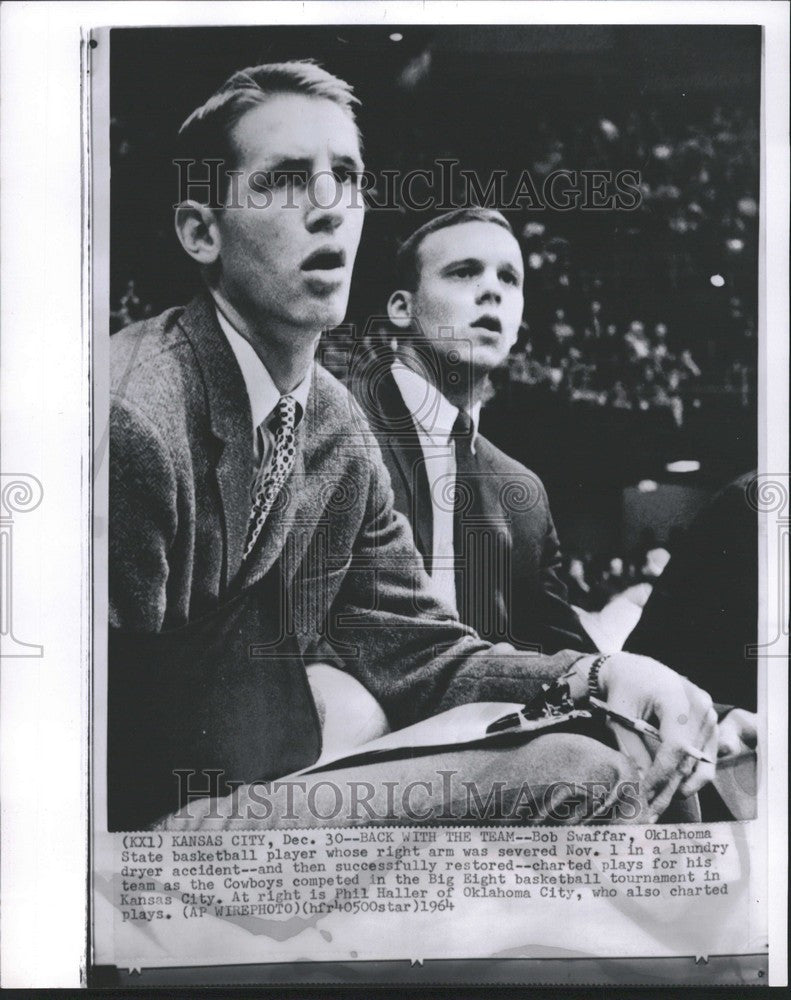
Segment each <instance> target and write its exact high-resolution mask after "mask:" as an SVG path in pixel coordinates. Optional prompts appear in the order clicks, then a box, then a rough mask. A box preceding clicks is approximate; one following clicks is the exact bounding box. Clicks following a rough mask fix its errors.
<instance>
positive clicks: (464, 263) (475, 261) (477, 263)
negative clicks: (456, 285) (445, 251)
mask: <svg viewBox="0 0 791 1000" xmlns="http://www.w3.org/2000/svg"><path fill="white" fill-rule="evenodd" d="M484 266H485V265H484V262H483V261H482V260H481V259H480V257H461V258H459V259H458V260H452V261H450V262H449V263H448V264H445V265H444V267H443V268H442V272H443V273H444V272H446V271H452V270H453V268H455V267H484ZM503 267H505V268H507V269H508V270H509V271H513V273H514V274H516V275H518V276H519V277H521V276H522V269H521V268H520V267H517V266H516V265H515V264H513V263H511V261H508V260H506V261H502V262H501V263H499V264H498V265H497V269H498V271H499V270H500V269H501V268H503Z"/></svg>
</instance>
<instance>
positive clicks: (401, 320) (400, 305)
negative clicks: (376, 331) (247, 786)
mask: <svg viewBox="0 0 791 1000" xmlns="http://www.w3.org/2000/svg"><path fill="white" fill-rule="evenodd" d="M387 315H388V318H389V320H390V322H391V323H392V324H393V326H397V327H398V328H399V329H400V330H406V329H407V328H408V327H410V326H411V325H412V293H411V292H406V291H404V290H403V289H398V290H397V291H395V292H393V294H392V295H391V296H390V298H389V299H388V300H387Z"/></svg>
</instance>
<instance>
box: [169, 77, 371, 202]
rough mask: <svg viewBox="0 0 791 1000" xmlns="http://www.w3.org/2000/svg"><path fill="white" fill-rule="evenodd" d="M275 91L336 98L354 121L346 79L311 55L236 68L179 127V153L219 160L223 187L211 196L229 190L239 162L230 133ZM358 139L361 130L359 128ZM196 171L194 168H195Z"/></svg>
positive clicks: (353, 99) (352, 98) (201, 161)
mask: <svg viewBox="0 0 791 1000" xmlns="http://www.w3.org/2000/svg"><path fill="white" fill-rule="evenodd" d="M278 94H304V95H305V96H307V97H319V98H324V99H326V100H328V101H334V103H335V104H337V105H338V106H339V107H340V108H342V109H343V110H344V111H345V112H346V114H348V115H349V117H350V118H351V120H352V121H353V122H354V123H355V125H356V119H355V113H354V109H355V106H356V105H358V104H359V103H360V102H359V100H358V99H357V98H356V97H355V96H354V91H353V90H352V87H351V85H350V84H348V83H346V81H345V80H341V79H339V78H338V77H337V76H333V75H332V73H328V72H327V70H326V69H324V68H323V67H322V66H319V65H318V63H316V62H314V61H313V60H312V59H299V60H294V61H292V62H282V63H262V64H261V65H260V66H249V67H248V68H247V69H240V70H238V71H237V72H236V73H234V74H233V75H232V76H230V77H229V78H228V79H227V80H226V81H225V83H224V84H223V85H222V86H221V87H220V88H219V89H218V90H216V91H215V92H214V93H213V94H212V95H211V97H210V98H209V99H208V100H207V101H206V102H205V103H203V104H201V106H200V107H199V108H196V109H195V110H194V111H193V112H192V114H191V115H190V116H189V117H188V118H187V119H186V121H185V122H184V124H183V125H182V126H181V128H180V129H179V133H178V140H177V157H178V159H180V160H191V161H194V162H196V163H197V164H198V168H197V169H198V170H201V169H203V170H205V171H206V172H207V175H208V173H209V171H208V168H205V167H204V164H206V163H207V161H210V160H219V161H221V164H222V165H221V167H220V176H221V178H224V181H223V183H222V185H221V191H219V192H218V191H212V192H211V195H212V200H216V201H217V203H218V204H219V202H220V201H221V199H222V197H224V195H225V193H226V191H227V182H228V178H227V172H228V171H230V170H235V169H236V167H237V158H238V152H237V150H236V149H235V147H234V143H233V139H232V133H233V129H234V126H235V125H236V123H237V122H238V121H239V119H240V118H241V117H242V116H243V115H244V114H246V113H247V112H248V111H250V110H252V109H253V108H255V107H257V106H258V105H259V104H263V103H264V102H265V101H266V100H267V99H268V98H270V97H274V96H275V95H278ZM357 135H358V138H359V137H360V133H359V130H358V133H357ZM196 172H197V171H196Z"/></svg>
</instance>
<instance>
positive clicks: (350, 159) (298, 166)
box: [266, 153, 363, 175]
mask: <svg viewBox="0 0 791 1000" xmlns="http://www.w3.org/2000/svg"><path fill="white" fill-rule="evenodd" d="M331 162H332V165H333V166H339V165H340V166H344V167H349V168H351V169H352V170H362V169H363V162H362V160H361V159H360V158H359V157H358V156H351V155H349V154H348V153H334V154H333V155H332V157H331ZM312 168H313V161H312V159H311V158H310V157H308V156H294V155H290V154H288V153H283V154H281V155H275V156H274V157H273V158H272V159H268V160H267V162H266V170H268V171H272V172H279V173H298V174H307V175H310V174H311V172H312Z"/></svg>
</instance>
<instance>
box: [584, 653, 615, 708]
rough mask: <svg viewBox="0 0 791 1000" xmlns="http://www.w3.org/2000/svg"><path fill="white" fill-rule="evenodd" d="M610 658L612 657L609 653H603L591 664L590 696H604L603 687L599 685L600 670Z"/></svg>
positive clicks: (589, 673) (589, 674)
mask: <svg viewBox="0 0 791 1000" xmlns="http://www.w3.org/2000/svg"><path fill="white" fill-rule="evenodd" d="M609 659H610V657H609V654H606V653H603V654H602V655H601V656H597V657H596V659H595V660H594V661H593V663H592V664H591V668H590V670H589V671H588V697H589V698H602V697H603V692H602V689H601V688H600V687H599V671H600V670H601V668H602V667H603V666H604V664H605V663H606V662H607V660H609Z"/></svg>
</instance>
